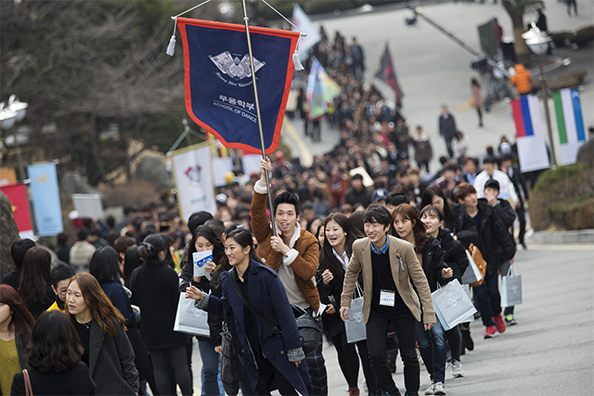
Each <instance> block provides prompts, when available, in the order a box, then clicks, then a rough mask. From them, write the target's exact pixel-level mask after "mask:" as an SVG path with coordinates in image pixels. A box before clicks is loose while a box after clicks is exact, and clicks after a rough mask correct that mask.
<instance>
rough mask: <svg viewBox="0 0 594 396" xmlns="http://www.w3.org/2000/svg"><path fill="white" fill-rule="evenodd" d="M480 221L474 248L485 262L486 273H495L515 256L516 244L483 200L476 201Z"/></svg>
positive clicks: (495, 213) (494, 212)
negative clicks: (476, 248)
mask: <svg viewBox="0 0 594 396" xmlns="http://www.w3.org/2000/svg"><path fill="white" fill-rule="evenodd" d="M478 210H479V211H478V214H477V216H479V219H480V223H479V230H478V239H477V241H476V246H477V247H478V248H479V249H480V250H481V253H482V254H483V258H484V259H485V261H486V262H487V273H488V274H489V275H491V274H493V273H495V272H496V271H497V270H498V269H499V266H501V264H502V263H504V262H506V261H508V260H511V259H512V258H514V256H515V254H516V244H515V243H514V241H513V239H512V237H511V235H510V234H509V233H508V232H507V228H506V227H505V225H504V224H503V221H501V219H500V218H499V215H498V214H497V212H496V211H495V209H494V208H493V207H492V206H491V205H489V204H488V203H487V201H486V200H484V199H479V200H478Z"/></svg>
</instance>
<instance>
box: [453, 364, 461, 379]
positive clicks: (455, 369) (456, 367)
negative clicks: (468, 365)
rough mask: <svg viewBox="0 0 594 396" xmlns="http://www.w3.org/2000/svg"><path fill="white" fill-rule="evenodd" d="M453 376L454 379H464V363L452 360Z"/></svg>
mask: <svg viewBox="0 0 594 396" xmlns="http://www.w3.org/2000/svg"><path fill="white" fill-rule="evenodd" d="M452 375H453V376H454V378H460V377H464V370H462V363H460V362H459V361H458V360H452Z"/></svg>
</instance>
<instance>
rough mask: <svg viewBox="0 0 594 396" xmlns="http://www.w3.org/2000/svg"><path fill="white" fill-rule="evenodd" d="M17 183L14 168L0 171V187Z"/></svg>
mask: <svg viewBox="0 0 594 396" xmlns="http://www.w3.org/2000/svg"><path fill="white" fill-rule="evenodd" d="M16 182H17V177H16V172H15V170H14V168H6V169H0V186H5V185H7V184H15V183H16Z"/></svg>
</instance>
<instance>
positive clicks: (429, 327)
mask: <svg viewBox="0 0 594 396" xmlns="http://www.w3.org/2000/svg"><path fill="white" fill-rule="evenodd" d="M434 324H435V323H425V331H429V330H431V328H432V327H433V325H434Z"/></svg>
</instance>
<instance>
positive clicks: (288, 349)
mask: <svg viewBox="0 0 594 396" xmlns="http://www.w3.org/2000/svg"><path fill="white" fill-rule="evenodd" d="M225 253H226V255H227V258H228V260H229V264H230V265H231V266H232V267H233V269H232V270H231V271H229V272H224V273H223V274H222V276H221V288H222V290H223V297H222V298H220V299H219V298H217V297H215V296H212V295H211V296H209V295H208V294H203V293H202V292H201V291H200V290H199V289H198V288H196V287H195V286H190V287H188V289H187V290H186V297H187V298H192V299H195V300H198V301H196V307H197V308H200V309H204V310H206V311H208V312H221V311H222V310H223V309H224V310H226V311H227V312H229V313H231V314H232V316H233V319H234V325H235V334H236V337H237V339H238V341H239V343H240V344H241V349H242V350H243V355H242V358H243V362H244V363H245V364H244V365H243V370H244V376H243V381H244V385H245V386H246V387H247V388H248V389H249V391H250V392H251V393H250V394H252V395H269V394H270V389H273V388H277V389H278V390H279V392H280V393H281V395H297V392H299V393H300V394H302V395H309V393H308V390H307V384H309V383H310V381H309V374H308V372H307V367H306V366H305V364H303V363H302V360H303V359H305V354H304V353H303V349H302V348H301V346H302V341H301V339H300V335H299V331H298V329H297V324H296V322H295V316H294V315H293V311H292V308H291V305H290V303H289V300H288V298H287V295H286V293H285V289H284V287H283V285H282V283H281V281H280V279H279V278H278V275H277V274H276V273H275V272H274V271H273V270H271V269H270V268H268V267H266V266H264V265H262V264H260V262H259V259H258V256H257V255H256V253H255V251H254V249H253V236H252V233H251V232H249V231H248V230H246V229H237V230H235V231H232V232H231V233H230V234H229V235H228V236H227V239H226V240H225ZM233 283H235V285H233ZM239 293H241V294H242V295H243V296H244V298H245V299H246V300H247V301H248V302H249V305H251V306H252V308H253V309H256V310H258V313H259V314H260V315H262V316H263V317H264V318H265V319H267V320H268V321H269V322H271V324H272V325H274V326H276V327H277V328H278V329H280V330H281V331H282V335H280V336H277V335H274V334H273V333H272V330H271V329H270V328H269V327H268V326H267V325H266V324H264V323H263V322H262V321H261V320H260V319H259V318H258V317H257V315H255V314H254V313H253V312H252V311H251V310H250V309H249V308H247V307H246V306H245V305H244V303H243V301H242V300H241V297H240V296H239ZM270 384H272V387H271V386H270Z"/></svg>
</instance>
